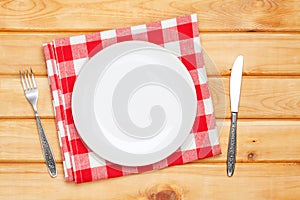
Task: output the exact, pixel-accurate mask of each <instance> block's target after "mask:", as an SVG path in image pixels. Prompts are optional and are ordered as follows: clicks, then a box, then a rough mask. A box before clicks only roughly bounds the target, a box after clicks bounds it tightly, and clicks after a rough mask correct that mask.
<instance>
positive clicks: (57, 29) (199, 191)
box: [0, 0, 300, 200]
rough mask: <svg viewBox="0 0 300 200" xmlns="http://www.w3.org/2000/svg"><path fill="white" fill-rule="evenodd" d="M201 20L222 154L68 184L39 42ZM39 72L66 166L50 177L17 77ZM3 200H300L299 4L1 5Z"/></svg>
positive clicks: (128, 0) (63, 1)
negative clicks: (235, 79)
mask: <svg viewBox="0 0 300 200" xmlns="http://www.w3.org/2000/svg"><path fill="white" fill-rule="evenodd" d="M190 13H197V14H198V20H199V31H200V39H201V43H202V47H203V51H204V53H205V62H206V67H207V74H208V76H209V87H210V91H211V95H212V97H213V103H214V109H215V112H216V117H217V118H218V120H217V124H218V128H219V134H220V143H221V148H222V151H223V154H222V155H220V156H217V157H213V158H209V159H204V160H201V161H197V162H193V163H189V164H186V165H182V166H175V167H170V168H167V169H163V170H158V171H152V172H147V173H144V174H138V175H132V176H125V177H120V178H115V179H109V180H103V181H97V182H93V183H84V184H80V185H76V184H74V183H68V182H65V181H64V178H63V170H62V160H61V155H60V149H59V142H58V138H57V133H56V127H55V122H54V116H53V109H52V104H51V94H50V89H49V85H48V80H47V72H46V67H45V61H44V56H43V52H42V48H41V45H42V44H43V43H45V42H49V41H51V40H53V39H55V38H60V37H67V36H71V35H79V34H85V33H90V32H94V31H102V30H108V29H112V28H120V27H126V26H132V25H138V24H144V23H149V22H154V21H159V20H163V19H168V18H172V17H177V16H181V15H187V14H190ZM239 54H243V55H244V57H245V66H244V72H243V75H244V78H243V84H242V93H241V102H240V112H239V119H238V150H237V165H236V171H235V174H234V176H233V177H232V178H228V177H227V176H226V151H227V144H228V135H229V126H230V104H229V78H230V69H231V65H232V62H233V61H234V59H235V57H236V56H237V55H239ZM29 66H31V67H32V68H33V70H34V71H35V73H36V75H37V84H38V87H39V89H40V94H39V103H38V109H39V112H40V114H41V117H42V123H43V125H44V128H45V131H46V134H47V136H48V139H49V141H50V144H51V145H52V148H53V150H54V154H55V157H56V158H57V162H58V177H57V178H54V179H52V178H50V176H49V175H48V173H47V170H46V166H45V164H44V159H43V156H42V153H41V147H40V143H39V139H38V133H37V129H36V124H35V119H34V116H33V112H32V110H31V107H30V105H29V104H28V102H27V100H26V99H25V97H24V96H23V91H22V89H21V85H20V81H19V75H18V73H19V70H20V69H21V70H22V69H25V68H28V67H29ZM0 199H150V200H159V199H171V200H175V199H176V200H177V199H184V200H185V199H192V200H194V199H195V200H198V199H300V1H297V0H289V1H283V0H261V1H260V0H254V1H246V0H224V1H218V0H189V1H180V0H175V1H173V0H151V1H148V0H124V1H117V0H110V1H106V0H105V1H100V0H91V1H87V2H84V1H79V0H72V1H71V0H56V1H52V0H49V1H39V0H13V1H11V0H4V1H0Z"/></svg>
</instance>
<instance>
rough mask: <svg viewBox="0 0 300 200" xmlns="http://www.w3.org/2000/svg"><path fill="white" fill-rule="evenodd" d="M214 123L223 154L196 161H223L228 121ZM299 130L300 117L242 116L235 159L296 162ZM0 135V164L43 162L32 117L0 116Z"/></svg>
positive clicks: (52, 136)
mask: <svg viewBox="0 0 300 200" xmlns="http://www.w3.org/2000/svg"><path fill="white" fill-rule="evenodd" d="M42 123H43V126H44V129H45V132H46V134H47V137H48V140H49V142H50V144H51V146H52V149H53V151H54V155H55V158H56V160H57V162H62V161H61V153H60V147H59V141H58V137H57V132H56V127H55V122H54V119H43V120H42ZM217 125H218V130H219V135H220V144H221V149H222V151H223V154H222V155H220V156H216V157H213V158H209V159H204V160H201V161H198V162H201V163H218V162H222V163H225V161H226V156H227V153H226V152H227V144H228V138H229V136H228V135H229V127H230V120H226V121H224V120H218V123H217ZM21 127H22V128H21ZM299 132H300V120H253V119H252V120H242V119H241V120H239V121H238V137H237V139H238V146H237V147H238V149H237V152H238V153H237V162H250V163H255V162H299V161H300V160H299V154H300V147H299V142H298V140H297V138H298V134H299ZM0 138H1V140H0V163H1V162H17V163H20V162H28V163H29V162H44V158H43V156H42V152H41V147H40V142H39V137H38V133H37V130H36V124H35V120H34V119H14V120H11V119H1V120H0ZM282 141H284V142H282Z"/></svg>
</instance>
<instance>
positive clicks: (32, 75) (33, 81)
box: [30, 67, 36, 88]
mask: <svg viewBox="0 0 300 200" xmlns="http://www.w3.org/2000/svg"><path fill="white" fill-rule="evenodd" d="M30 72H31V79H32V83H33V87H34V88H36V82H35V78H34V74H33V72H32V69H31V67H30Z"/></svg>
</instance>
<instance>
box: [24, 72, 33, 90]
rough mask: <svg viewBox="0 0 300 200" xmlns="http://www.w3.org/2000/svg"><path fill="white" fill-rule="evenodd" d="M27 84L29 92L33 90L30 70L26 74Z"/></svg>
mask: <svg viewBox="0 0 300 200" xmlns="http://www.w3.org/2000/svg"><path fill="white" fill-rule="evenodd" d="M25 82H26V85H27V88H28V89H29V90H30V89H32V84H31V81H30V77H29V73H28V70H26V72H25Z"/></svg>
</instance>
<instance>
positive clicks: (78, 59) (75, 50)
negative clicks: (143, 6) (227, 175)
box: [43, 14, 221, 183]
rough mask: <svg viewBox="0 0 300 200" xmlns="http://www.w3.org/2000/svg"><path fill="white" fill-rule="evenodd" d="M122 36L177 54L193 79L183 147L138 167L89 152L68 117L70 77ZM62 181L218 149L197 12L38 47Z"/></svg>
mask: <svg viewBox="0 0 300 200" xmlns="http://www.w3.org/2000/svg"><path fill="white" fill-rule="evenodd" d="M128 40H142V41H148V42H152V43H155V44H158V45H160V46H162V47H165V48H166V49H169V50H171V51H173V52H175V53H177V55H179V56H178V58H179V59H180V60H181V61H182V62H183V64H184V65H185V66H186V68H187V69H188V70H189V72H190V75H191V77H192V78H193V81H194V84H195V89H196V93H197V99H198V108H197V117H196V119H195V123H194V126H193V128H192V130H191V133H190V134H189V136H188V138H187V139H186V141H184V143H183V145H182V146H181V147H180V148H179V149H178V150H177V151H176V152H174V153H173V154H172V155H171V156H169V157H168V158H165V159H163V160H161V161H159V162H157V163H153V164H151V165H148V166H142V167H127V166H120V165H116V164H113V163H110V162H109V161H107V160H104V159H101V158H100V157H99V156H97V155H95V153H94V152H92V151H91V150H90V149H89V148H87V147H86V146H85V144H84V143H83V142H82V140H81V139H80V137H79V135H78V133H77V131H76V127H75V124H74V121H73V118H72V109H71V96H72V90H73V86H74V83H75V81H76V77H77V75H78V73H79V71H80V69H81V67H82V66H84V63H86V62H87V61H88V60H89V58H91V56H93V55H94V54H95V53H97V52H98V51H100V50H102V49H103V48H105V47H107V46H109V45H112V44H115V43H118V42H122V41H128ZM43 49H44V54H45V59H46V65H47V71H48V77H49V83H50V88H51V92H52V100H53V106H54V111H55V119H56V125H57V131H58V136H59V142H60V147H61V152H62V159H63V166H64V172H65V178H66V181H75V183H82V182H88V181H94V180H99V179H107V178H113V177H119V176H124V175H128V174H134V173H141V172H145V171H149V170H154V169H162V168H165V167H168V166H173V165H178V164H184V163H187V162H191V161H194V160H199V159H203V158H207V157H211V156H214V155H218V154H220V153H221V150H220V146H219V139H218V132H217V128H216V122H215V118H214V113H213V105H212V100H211V96H210V93H209V89H208V84H207V76H206V70H205V67H204V62H203V57H202V52H201V45H200V40H199V32H198V23H197V15H196V14H192V15H189V16H184V17H178V18H174V19H169V20H163V21H160V22H156V23H151V24H147V25H139V26H133V27H129V28H121V29H116V30H109V31H103V32H97V33H92V34H87V35H80V36H73V37H69V38H61V39H56V40H54V41H52V42H50V43H47V44H44V45H43Z"/></svg>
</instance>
